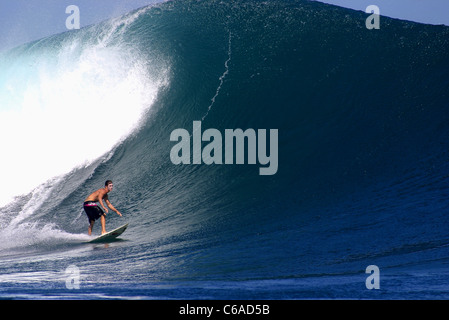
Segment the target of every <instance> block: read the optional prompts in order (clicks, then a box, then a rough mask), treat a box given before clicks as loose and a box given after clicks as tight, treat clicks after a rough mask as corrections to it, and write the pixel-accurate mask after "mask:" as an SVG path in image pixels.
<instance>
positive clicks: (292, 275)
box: [0, 0, 449, 299]
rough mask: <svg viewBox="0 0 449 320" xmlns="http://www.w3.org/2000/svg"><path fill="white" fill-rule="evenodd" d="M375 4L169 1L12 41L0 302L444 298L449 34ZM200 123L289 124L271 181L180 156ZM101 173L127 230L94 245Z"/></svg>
mask: <svg viewBox="0 0 449 320" xmlns="http://www.w3.org/2000/svg"><path fill="white" fill-rule="evenodd" d="M367 16H368V15H366V14H364V13H362V12H355V11H351V10H347V9H342V8H338V7H334V6H331V5H326V4H321V3H316V2H309V1H303V0H296V1H283V0H281V1H278V0H276V1H264V2H260V1H255V0H248V1H234V0H230V1H218V0H217V1H215V0H212V1H169V2H165V3H161V4H157V5H153V6H149V7H145V8H141V9H139V10H136V11H133V12H130V13H128V14H126V15H124V16H121V17H118V18H115V19H111V20H109V21H105V22H102V23H99V24H97V25H92V26H89V27H86V28H83V29H81V30H75V31H71V32H66V33H63V34H59V35H55V36H51V37H48V38H45V39H41V40H39V41H35V42H32V43H28V44H25V45H22V46H20V47H18V48H15V49H12V50H9V51H7V52H3V53H1V54H0V133H1V137H2V138H1V140H0V148H1V149H2V150H4V153H3V155H2V157H1V160H0V176H1V181H2V183H1V192H0V207H1V208H0V298H2V299H9V298H13V299H114V298H118V299H447V298H449V231H448V230H449V229H448V215H447V212H448V210H449V200H448V196H449V186H448V183H447V182H448V177H449V165H448V160H449V158H448V156H449V152H448V150H449V139H448V137H449V126H448V125H447V124H448V123H449V122H448V121H449V112H448V109H447V108H448V103H449V100H448V98H449V96H448V89H449V76H448V75H449V28H448V27H444V26H430V25H423V24H417V23H412V22H405V21H399V20H393V19H389V18H386V17H381V29H380V30H368V29H367V28H366V27H365V20H366V18H367ZM194 121H201V127H202V131H203V132H204V131H205V130H207V129H216V130H217V131H218V132H220V133H222V134H223V137H224V133H225V131H226V129H237V128H241V129H242V130H246V129H254V132H256V133H257V134H258V139H262V138H261V135H260V131H258V130H259V129H260V130H263V129H266V132H267V139H268V137H269V133H270V129H277V130H278V140H277V141H276V142H277V148H278V159H277V160H278V167H277V171H276V173H275V174H272V175H260V174H259V169H260V167H266V166H267V165H263V164H261V162H259V160H260V159H259V158H258V159H257V160H258V162H257V163H256V164H249V163H248V162H249V160H247V158H244V160H245V161H244V164H210V165H207V164H205V163H202V164H180V165H175V164H174V163H173V162H172V161H171V157H170V155H171V151H172V148H173V147H174V146H175V145H176V143H177V142H175V141H171V140H170V135H171V133H172V132H173V131H174V130H176V129H180V128H181V129H185V130H187V131H188V132H189V134H191V135H192V139H193V137H194V135H195V133H194V132H193V131H194V130H193V122H194ZM192 141H193V140H192ZM259 141H260V140H259ZM192 143H193V142H192ZM207 144H208V143H207V142H205V141H203V142H202V145H201V146H202V147H203V148H204V147H205V146H206V145H207ZM223 144H224V142H223ZM267 148H271V149H268V150H271V151H273V148H274V144H273V143H270V144H269V145H268V146H267ZM259 149H260V146H259V147H258V150H259ZM223 150H225V148H224V147H223ZM236 152H237V151H236ZM194 156H195V148H194V147H192V157H194ZM223 158H224V155H223ZM203 160H204V159H203ZM272 160H273V161H274V158H272ZM234 163H235V162H234ZM107 179H112V180H113V181H114V185H115V189H114V191H113V192H112V193H111V194H110V200H111V202H112V203H113V204H114V206H115V207H116V208H118V209H119V210H120V211H121V212H122V214H123V217H122V218H120V217H119V216H117V215H116V214H115V213H113V212H110V213H109V214H108V216H107V225H106V226H107V229H112V228H114V227H117V226H119V225H121V224H124V223H125V222H127V223H129V228H128V229H127V230H126V232H125V233H124V234H123V235H122V236H121V239H120V240H119V241H114V242H111V243H107V244H87V243H85V241H86V240H88V239H89V237H88V236H87V227H88V221H87V218H86V216H85V214H84V212H83V208H82V204H83V201H84V199H85V198H86V196H87V195H88V194H89V193H90V192H92V191H94V190H96V189H98V188H100V187H102V185H103V184H104V181H105V180H107ZM99 232H100V226H99V223H97V224H96V225H95V228H94V234H99ZM371 265H375V266H377V267H378V268H379V273H378V277H377V278H376V279H377V280H376V281H377V283H378V284H379V289H368V288H367V281H370V280H369V279H371V278H369V277H370V273H366V270H367V267H368V266H371Z"/></svg>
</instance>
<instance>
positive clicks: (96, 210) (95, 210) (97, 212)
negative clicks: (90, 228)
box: [83, 201, 104, 223]
mask: <svg viewBox="0 0 449 320" xmlns="http://www.w3.org/2000/svg"><path fill="white" fill-rule="evenodd" d="M83 207H84V211H85V212H86V214H87V217H88V218H89V223H91V222H92V221H95V220H97V219H98V218H100V217H101V216H103V215H104V211H103V209H101V208H100V207H99V206H98V205H97V203H96V202H94V201H86V202H84V205H83Z"/></svg>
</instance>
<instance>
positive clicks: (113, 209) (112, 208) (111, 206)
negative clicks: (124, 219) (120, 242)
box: [105, 199, 122, 217]
mask: <svg viewBox="0 0 449 320" xmlns="http://www.w3.org/2000/svg"><path fill="white" fill-rule="evenodd" d="M105 201H106V204H107V205H108V207H109V208H110V209H111V210H112V211H114V212H115V213H117V214H118V215H119V216H120V217H121V216H122V214H121V213H120V212H119V211H118V210H117V209H116V208H114V206H113V205H112V203H110V202H109V199H105Z"/></svg>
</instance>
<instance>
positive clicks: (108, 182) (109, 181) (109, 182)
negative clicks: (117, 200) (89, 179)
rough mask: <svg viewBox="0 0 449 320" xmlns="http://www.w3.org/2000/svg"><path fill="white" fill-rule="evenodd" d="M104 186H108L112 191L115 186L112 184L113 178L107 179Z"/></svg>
mask: <svg viewBox="0 0 449 320" xmlns="http://www.w3.org/2000/svg"><path fill="white" fill-rule="evenodd" d="M104 187H105V188H108V191H112V188H113V187H114V185H113V184H112V181H111V180H106V182H105V183H104Z"/></svg>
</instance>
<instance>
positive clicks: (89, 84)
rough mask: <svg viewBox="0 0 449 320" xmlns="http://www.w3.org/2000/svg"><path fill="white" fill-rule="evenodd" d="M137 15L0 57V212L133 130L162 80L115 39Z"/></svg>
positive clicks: (162, 76) (92, 158) (144, 60)
mask: <svg viewBox="0 0 449 320" xmlns="http://www.w3.org/2000/svg"><path fill="white" fill-rule="evenodd" d="M140 13H141V12H137V13H134V14H133V15H130V16H125V17H123V18H122V19H121V20H120V19H115V20H113V21H111V23H108V24H104V25H102V28H103V29H101V30H100V31H103V32H99V33H96V32H95V31H96V29H93V30H92V29H90V30H79V31H76V32H74V33H73V34H67V36H66V37H65V38H64V39H63V40H62V41H61V40H55V39H54V38H49V39H45V40H43V41H40V42H38V43H36V44H34V45H33V46H30V45H28V46H24V47H23V48H22V49H20V50H15V51H14V54H10V53H7V54H5V55H3V56H0V70H1V71H0V137H1V139H0V150H2V156H1V157H0V177H1V181H2V183H1V187H0V188H1V189H0V207H2V206H4V205H6V204H7V203H9V202H10V201H12V199H13V198H14V196H17V195H21V194H25V193H28V192H30V191H31V190H33V189H34V190H35V191H36V192H40V191H39V190H37V189H35V188H39V186H40V185H42V184H43V183H45V182H46V181H48V180H49V179H52V178H53V177H57V176H61V175H64V174H66V173H67V172H69V171H71V170H72V169H73V168H76V167H79V166H86V165H87V164H89V163H91V162H92V161H95V159H98V158H99V157H101V156H102V155H104V154H106V153H108V152H109V151H110V150H111V149H112V148H113V147H114V146H116V145H117V144H118V143H120V142H121V141H122V140H123V139H124V138H126V137H127V136H128V135H129V134H130V133H131V132H133V130H134V129H135V128H136V127H138V125H139V121H141V120H142V118H143V115H144V114H145V113H146V111H147V110H148V109H149V108H150V107H151V105H152V103H153V102H154V100H155V97H156V95H157V93H158V90H159V89H160V88H161V87H162V86H163V85H164V84H165V81H166V80H165V74H164V67H163V66H161V68H160V70H161V71H160V73H159V74H157V75H154V74H150V72H149V67H148V66H149V63H154V62H149V61H148V58H147V57H145V56H143V57H141V55H140V54H139V52H138V49H136V48H134V47H133V46H130V45H129V44H126V45H125V44H124V41H122V39H121V38H120V37H123V34H124V32H125V30H126V28H127V27H128V26H129V25H130V24H132V22H133V21H135V19H136V18H137V16H138V14H140ZM96 28H97V29H98V27H96ZM152 70H154V68H152ZM44 191H45V190H44ZM44 191H42V193H40V195H39V198H40V200H42V198H45V194H44V193H45V192H44ZM40 200H39V199H36V200H35V202H38V201H40ZM30 205H31V207H29V209H30V210H32V207H35V206H36V205H37V204H36V203H34V204H32V203H30ZM26 210H27V209H25V211H26ZM29 214H31V212H28V213H27V212H22V214H21V217H17V219H23V218H25V217H26V216H27V215H29ZM13 221H14V220H13ZM16 221H17V220H16Z"/></svg>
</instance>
